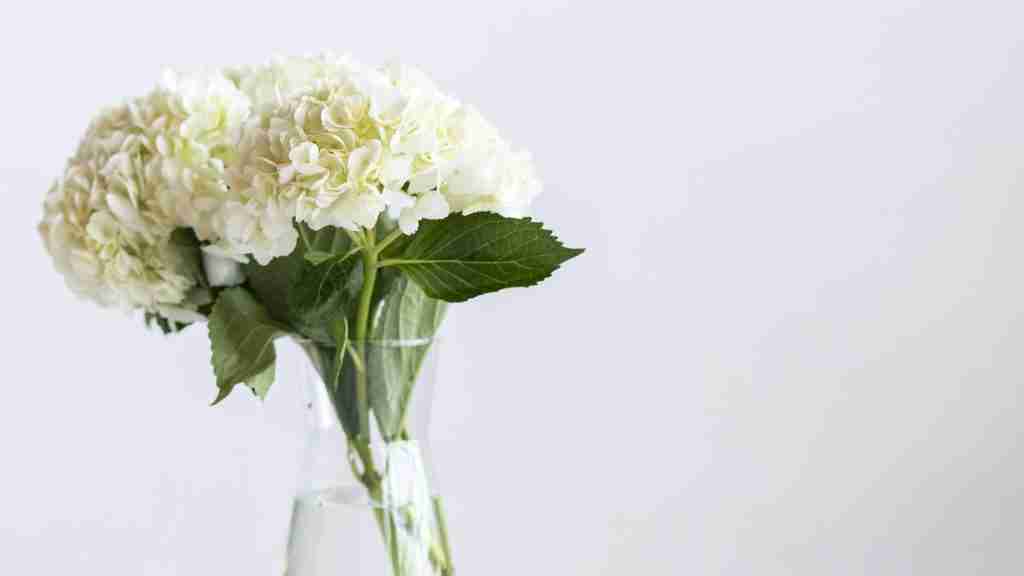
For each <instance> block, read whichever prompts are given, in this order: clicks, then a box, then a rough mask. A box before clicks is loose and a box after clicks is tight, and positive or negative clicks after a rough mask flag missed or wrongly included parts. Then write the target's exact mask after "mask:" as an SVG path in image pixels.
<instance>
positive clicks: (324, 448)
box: [285, 339, 454, 576]
mask: <svg viewBox="0 0 1024 576" xmlns="http://www.w3.org/2000/svg"><path fill="white" fill-rule="evenodd" d="M299 344H300V346H301V348H302V349H303V350H304V351H305V352H306V355H307V357H308V358H309V360H310V361H309V362H306V363H305V364H306V366H307V369H306V370H305V372H306V374H305V380H306V389H307V394H308V399H307V402H306V411H307V412H308V417H309V432H308V441H307V444H306V453H305V456H304V458H303V462H304V463H303V465H302V470H301V472H300V476H299V487H298V491H297V494H296V496H295V500H294V503H293V509H292V517H291V525H290V527H289V534H288V544H287V552H286V554H287V556H286V567H285V575H286V576H361V575H367V576H370V575H372V576H385V575H392V576H449V575H451V574H453V573H454V569H453V565H452V557H451V548H450V546H449V542H448V534H447V528H446V520H445V514H444V509H443V505H442V501H441V498H440V495H439V493H438V491H437V479H436V474H435V473H434V470H433V467H432V465H431V458H430V445H429V442H428V432H429V430H428V427H429V426H428V425H429V421H430V408H431V403H432V401H433V392H434V386H435V380H436V356H437V350H436V348H437V345H436V341H434V340H430V339H426V340H416V341H375V342H365V343H362V342H350V343H349V346H348V349H347V350H345V351H343V352H342V353H341V354H338V351H337V350H336V349H334V348H330V347H324V346H321V345H318V344H316V343H314V342H310V341H306V342H300V343H299ZM339 363H340V366H339Z"/></svg>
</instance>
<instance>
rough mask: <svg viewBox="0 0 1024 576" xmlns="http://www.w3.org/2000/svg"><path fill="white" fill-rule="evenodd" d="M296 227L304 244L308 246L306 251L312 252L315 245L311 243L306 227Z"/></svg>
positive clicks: (297, 225)
mask: <svg viewBox="0 0 1024 576" xmlns="http://www.w3.org/2000/svg"><path fill="white" fill-rule="evenodd" d="M295 227H296V228H298V229H299V236H300V237H301V238H302V243H303V244H304V245H305V246H306V250H312V249H313V245H312V244H311V243H310V242H309V235H308V234H307V233H306V227H305V226H303V225H302V224H296V225H295Z"/></svg>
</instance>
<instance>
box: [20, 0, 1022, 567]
mask: <svg viewBox="0 0 1024 576" xmlns="http://www.w3.org/2000/svg"><path fill="white" fill-rule="evenodd" d="M669 6H671V7H669ZM1018 6H1019V3H1016V2H1003V3H996V2H906V1H891V0H887V1H867V2H842V3H840V2H819V1H813V2H811V1H808V2H796V1H792V0H784V1H777V2H757V1H753V0H748V1H731V2H730V1H727V2H706V3H685V2H684V3H673V2H666V3H662V2H651V1H643V0H634V1H631V2H614V3H612V2H596V1H589V2H586V1H576V2H566V1H563V2H550V1H548V2H535V3H529V4H523V3H514V2H502V3H493V4H492V3H487V2H477V1H474V2H462V3H450V2H435V1H431V2H418V3H409V4H405V3H386V2H359V3H355V2H353V3H346V2H340V1H338V2H330V3H326V4H322V5H316V4H315V3H312V2H284V3H274V4H272V5H268V6H266V7H259V6H258V5H257V4H256V3H252V2H246V3H244V5H242V4H239V5H227V4H221V3H217V2H213V1H204V2H186V1H176V2H166V3H161V4H147V3H142V2H132V3H125V4H121V5H115V4H112V3H107V2H98V1H97V2H75V3H71V2H69V3H67V4H63V3H60V4H58V3H53V2H45V1H40V0H36V1H32V2H19V3H17V6H16V9H15V8H14V7H9V8H8V10H7V13H6V15H5V18H4V22H3V23H2V24H0V27H2V30H0V32H2V33H0V59H2V61H0V64H2V66H0V73H2V75H3V82H2V90H0V104H2V106H0V111H2V112H0V113H2V114H3V120H2V122H0V129H2V132H0V158H2V162H0V170H2V178H0V187H2V190H3V196H2V198H3V201H4V208H3V209H2V210H0V218H2V221H0V246H2V247H3V252H2V254H3V262H2V270H3V272H2V278H3V281H2V283H0V290H2V293H0V295H2V299H0V302H2V303H3V309H4V310H3V326H4V329H3V335H2V336H0V338H2V342H0V344H2V346H0V355H2V358H3V363H2V364H0V368H2V370H3V374H4V382H3V385H2V388H0V389H2V395H0V457H2V460H0V462H2V464H0V555H2V562H3V566H4V568H3V572H4V573H10V574H19V575H20V574H118V575H119V574H131V575H135V574H147V575H149V574H154V575H163V574H246V575H249V574H252V575H262V574H271V573H272V567H273V566H275V565H276V563H277V561H278V558H279V553H280V549H281V545H282V544H283V541H284V537H285V529H286V523H287V516H288V510H289V498H290V495H291V492H292V489H293V486H294V483H295V468H296V459H297V454H298V448H299V446H300V442H301V438H302V429H303V428H302V427H303V421H302V418H301V414H300V402H301V393H300V391H299V390H298V389H297V386H295V385H294V384H295V383H294V382H279V383H278V384H279V385H278V386H277V387H276V388H275V389H274V390H272V392H271V394H270V397H269V399H268V400H267V402H266V403H265V404H263V405H261V404H259V403H258V402H256V401H254V400H253V398H252V397H251V396H249V395H247V394H244V393H238V394H235V395H234V396H232V397H231V398H230V399H229V400H228V401H226V402H225V403H224V404H223V405H220V406H217V407H215V408H210V407H208V406H207V403H208V402H209V401H210V400H211V399H212V398H213V396H214V384H213V379H212V375H211V373H210V369H209V365H208V352H207V342H206V334H205V330H204V329H203V328H201V327H200V328H196V329H192V330H190V331H189V332H188V333H186V334H185V335H184V336H183V337H181V338H177V339H171V340H165V339H163V338H161V337H158V336H157V335H155V334H151V333H146V332H144V331H143V330H142V328H141V325H140V322H139V321H138V319H137V318H130V317H123V316H120V315H119V314H118V313H116V312H109V311H102V310H98V309H96V308H94V307H92V306H91V305H88V304H86V303H83V302H79V301H77V300H75V299H74V298H72V296H71V295H70V294H69V292H68V291H67V290H66V289H65V288H64V287H63V285H62V283H61V281H60V280H59V278H58V277H57V275H56V274H55V273H54V272H53V271H52V269H51V266H50V263H49V262H48V260H47V259H46V257H45V255H44V253H43V250H42V248H41V246H40V243H39V242H38V239H37V237H36V235H35V231H34V226H35V223H36V221H37V220H38V218H39V216H40V212H41V210H40V203H41V201H42V198H43V195H44V193H45V191H46V189H47V187H48V186H49V184H50V181H51V179H52V178H53V177H54V176H56V175H57V174H58V173H59V172H60V170H61V167H62V163H63V160H64V158H65V157H66V156H67V155H68V154H70V152H71V151H72V149H73V147H74V145H75V142H76V140H77V138H78V136H79V135H80V134H81V133H82V132H83V131H84V128H85V126H86V124H87V122H88V119H89V117H90V116H91V115H92V113H93V112H94V111H95V110H96V109H98V108H99V107H100V106H101V105H103V104H105V103H108V102H112V101H116V100H118V99H119V98H122V97H123V96H125V95H129V94H137V93H141V92H143V91H145V90H147V89H148V88H149V87H150V86H152V85H153V84H154V82H156V81H157V79H158V78H159V70H160V68H161V67H162V66H167V65H174V66H179V67H185V68H189V67H198V66H203V65H212V64H227V63H241V62H259V61H262V60H264V59H266V58H267V57H269V56H270V55H271V54H273V53H275V52H276V53H302V52H307V51H317V50H321V49H326V48H330V49H334V50H339V51H345V50H348V51H352V52H353V53H354V54H355V55H356V56H357V57H359V58H360V59H362V60H364V61H370V62H374V61H377V62H381V61H384V60H387V59H391V58H398V59H402V60H405V61H409V62H412V63H416V64H418V65H420V66H421V67H423V68H424V69H426V70H427V71H428V72H429V73H430V74H431V75H433V76H434V77H435V79H436V80H437V81H438V82H439V83H440V84H441V85H442V86H444V87H446V88H447V89H449V90H451V91H453V92H455V93H456V94H458V95H459V96H461V97H462V98H463V99H464V100H466V101H468V102H471V103H474V104H476V105H477V106H478V107H479V108H481V109H482V110H483V111H484V112H485V113H486V114H487V115H488V116H490V117H491V118H492V119H493V121H494V122H495V123H496V124H497V125H498V126H500V127H503V129H504V132H505V134H506V136H507V137H508V138H509V139H510V140H513V141H515V142H517V143H520V144H523V145H526V146H528V147H529V148H531V149H532V151H533V152H534V154H535V157H536V159H537V162H538V164H539V167H540V170H541V173H542V174H543V176H544V179H545V181H546V185H547V187H546V192H545V195H544V196H543V197H542V198H541V199H540V200H539V201H538V204H537V207H536V212H537V215H538V216H539V217H540V218H541V219H542V220H544V221H545V222H547V223H549V224H550V225H551V226H552V227H553V228H554V229H556V230H557V231H558V233H559V235H560V236H561V237H562V238H563V239H564V240H565V241H566V242H567V243H568V244H570V245H572V246H584V247H586V248H587V253H586V254H585V255H584V256H583V257H581V258H579V259H578V260H575V261H573V262H571V263H570V264H569V265H568V266H567V267H566V268H564V269H563V270H562V271H560V272H558V273H557V274H556V275H555V276H554V277H553V279H551V280H550V281H549V282H547V283H546V284H544V285H543V286H542V287H539V288H536V289H531V290H528V291H525V290H521V291H509V292H507V293H502V294H499V295H491V296H487V297H483V298H480V299H479V300H476V301H473V302H471V303H468V304H465V305H460V306H458V307H457V309H456V311H455V313H454V315H453V317H452V318H451V320H450V322H449V323H448V326H447V328H446V336H447V344H446V347H445V349H444V351H443V357H442V365H441V375H442V383H441V386H442V389H441V391H440V393H439V395H438V405H437V408H436V413H435V426H434V441H435V444H436V449H437V452H438V459H439V465H440V468H441V470H442V473H443V474H444V478H445V486H444V489H445V492H446V494H447V497H448V499H449V502H450V504H449V506H450V511H449V514H450V521H451V524H452V526H451V529H452V532H453V535H452V536H453V538H454V543H455V544H454V546H455V553H456V554H457V558H458V562H459V569H460V572H459V573H460V574H465V575H467V576H480V575H486V576H497V575H522V574H587V575H622V576H631V575H644V576H660V575H676V574H757V575H763V574H809V575H810V574H814V575H817V574H909V573H918V574H940V573H941V574H975V573H987V574H1008V573H1019V572H1020V571H1021V570H1022V569H1024V557H1022V556H1024V553H1022V552H1021V548H1020V535H1021V533H1022V531H1024V499H1022V496H1021V495H1020V494H1021V493H1022V492H1020V490H1019V489H1020V485H1021V483H1022V480H1024V477H1022V468H1021V458H1022V456H1024V454H1022V449H1021V446H1020V440H1021V427H1022V424H1021V422H1022V413H1021V406H1020V398H1019V396H1020V392H1019V390H1020V385H1021V379H1022V375H1024V354H1022V351H1024V321H1022V316H1021V314H1022V312H1024V304H1022V302H1024V276H1022V274H1021V270H1022V269H1024V233H1022V228H1024V198H1022V195H1021V192H1022V173H1024V172H1022V166H1024V114H1022V111H1021V108H1022V106H1024V48H1022V46H1021V44H1022V37H1024V33H1022V28H1021V22H1022V19H1024V13H1022V11H1021V10H1020V9H1019V8H1018Z"/></svg>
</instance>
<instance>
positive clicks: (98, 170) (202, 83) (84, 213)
mask: <svg viewBox="0 0 1024 576" xmlns="http://www.w3.org/2000/svg"><path fill="white" fill-rule="evenodd" d="M248 114H249V112H248V99H247V98H246V97H245V96H244V94H242V93H241V92H240V91H239V90H238V89H237V88H235V87H234V84H233V83H231V82H230V81H229V80H227V79H226V78H225V77H223V76H220V75H219V74H215V75H197V76H188V77H177V76H174V75H168V76H167V78H166V79H165V82H164V84H163V85H162V86H161V87H159V88H158V89H156V90H154V91H153V92H151V93H150V94H148V95H146V96H144V97H142V98H138V99H135V100H133V101H131V102H129V103H127V104H123V105H120V106H116V107H113V108H111V109H108V110H105V111H104V112H102V113H101V114H100V115H99V116H98V117H97V118H96V119H95V120H94V121H93V123H92V124H91V125H90V127H89V130H88V131H87V132H86V135H85V137H84V138H83V139H82V141H81V143H80V144H79V147H78V150H77V151H76V153H75V155H74V156H72V158H71V159H70V160H69V161H68V166H67V168H66V170H65V173H64V175H63V177H62V178H61V179H59V180H58V182H57V183H56V184H55V185H54V187H53V189H52V190H51V192H50V194H49V195H48V197H47V201H46V204H45V207H44V217H43V222H42V223H41V224H40V226H39V229H40V232H41V234H42V235H43V238H44V241H45V244H46V246H47V249H48V250H49V252H50V254H51V255H52V257H53V260H54V262H55V264H56V266H57V268H58V270H59V271H60V272H61V273H62V274H64V276H65V278H66V280H67V283H68V285H69V286H71V288H72V290H74V291H75V292H77V293H79V294H81V295H83V296H85V297H87V298H90V299H92V300H94V301H96V302H97V303H99V304H101V305H105V306H120V307H124V308H145V309H147V310H151V311H159V310H161V309H162V310H171V309H173V308H174V307H177V306H179V305H181V304H182V303H183V302H184V301H185V299H186V296H187V295H188V292H189V290H190V289H191V288H192V287H193V285H194V284H195V278H193V277H192V276H191V275H190V272H189V270H190V269H191V268H190V267H191V263H188V262H185V261H184V260H183V256H182V253H181V251H180V249H179V248H178V247H176V246H174V245H173V244H172V243H171V242H170V238H171V234H172V233H173V232H174V230H175V228H178V227H188V228H192V229H193V230H195V232H196V234H197V235H198V236H199V237H200V238H203V239H210V238H215V237H217V232H216V230H215V229H214V227H213V225H212V220H213V216H214V215H215V214H217V212H218V209H219V207H220V206H221V205H222V204H223V203H224V202H226V201H228V199H229V190H228V188H227V186H226V184H225V181H224V165H225V162H228V161H231V160H232V159H233V155H234V152H233V149H234V144H233V143H234V141H235V140H236V139H237V131H238V130H239V129H240V127H241V125H242V122H243V121H244V120H245V119H246V118H247V117H248Z"/></svg>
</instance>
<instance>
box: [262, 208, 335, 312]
mask: <svg viewBox="0 0 1024 576" xmlns="http://www.w3.org/2000/svg"><path fill="white" fill-rule="evenodd" d="M297 226H303V228H304V229H303V233H304V234H305V235H306V237H308V238H309V239H310V244H311V248H310V249H309V250H308V251H307V250H306V246H305V244H304V243H303V242H299V243H298V245H297V246H296V247H295V250H293V251H292V253H291V254H289V255H287V256H281V257H278V258H274V259H273V260H271V261H270V262H269V263H267V265H265V266H261V265H259V264H258V263H256V262H249V263H247V264H245V265H244V266H243V268H244V269H245V275H246V277H247V278H248V285H249V288H250V289H251V290H252V291H253V293H254V294H256V296H257V297H258V298H259V299H260V302H263V303H264V304H265V305H266V307H267V310H269V311H270V315H271V316H273V317H274V319H276V320H277V321H279V322H283V323H286V324H290V323H291V313H292V310H291V309H290V308H289V296H290V294H291V292H292V290H293V289H294V288H295V286H296V285H297V283H298V282H299V281H300V280H301V279H300V274H301V272H302V271H303V270H304V269H305V268H306V267H307V266H309V264H310V262H309V261H308V260H307V259H306V254H307V252H313V253H323V254H331V255H337V254H345V253H346V252H348V251H349V250H350V249H351V248H352V240H351V239H350V238H349V236H348V234H347V233H346V232H345V231H344V230H341V229H338V228H333V227H326V228H324V229H322V230H319V231H316V232H314V231H312V230H310V229H309V228H308V227H305V225H304V224H297ZM314 259H316V257H314Z"/></svg>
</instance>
